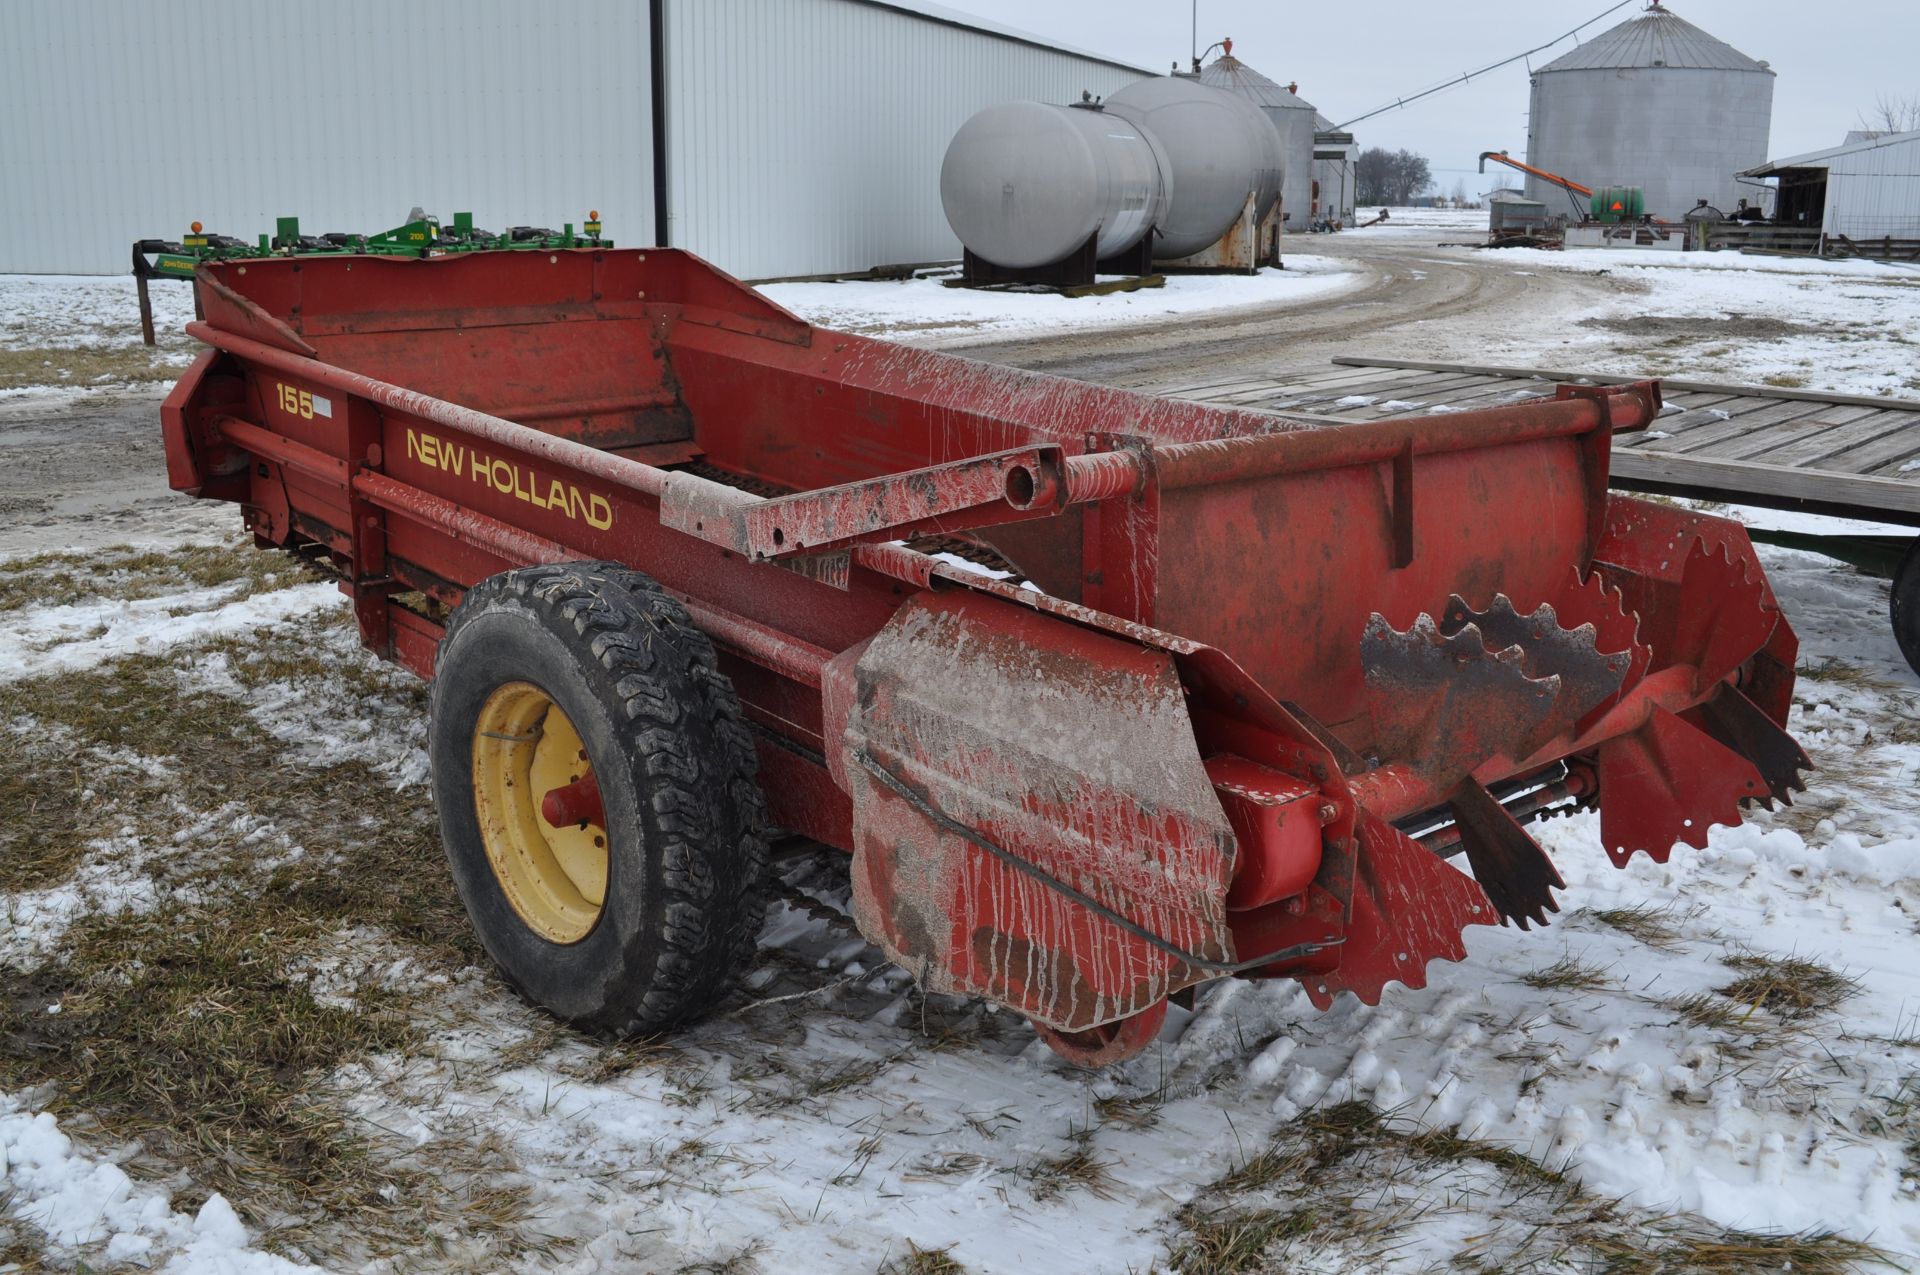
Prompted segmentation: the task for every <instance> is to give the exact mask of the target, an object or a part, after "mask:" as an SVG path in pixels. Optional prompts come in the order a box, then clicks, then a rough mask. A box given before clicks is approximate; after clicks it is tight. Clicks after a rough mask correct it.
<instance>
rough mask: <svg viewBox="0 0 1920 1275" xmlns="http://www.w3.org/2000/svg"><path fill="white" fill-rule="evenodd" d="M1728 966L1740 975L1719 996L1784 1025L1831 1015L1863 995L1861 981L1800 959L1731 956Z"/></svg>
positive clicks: (1728, 959) (1727, 962) (1749, 955)
mask: <svg viewBox="0 0 1920 1275" xmlns="http://www.w3.org/2000/svg"><path fill="white" fill-rule="evenodd" d="M1726 964H1727V965H1728V966H1729V967H1731V968H1733V969H1735V970H1739V971H1741V976H1740V977H1739V978H1737V979H1735V980H1734V981H1733V982H1731V983H1729V984H1728V985H1727V986H1725V987H1722V988H1720V989H1719V991H1720V995H1722V996H1725V997H1726V998H1727V999H1729V1000H1732V1001H1737V1002H1738V1003H1740V1004H1742V1005H1745V1006H1748V1007H1749V1012H1751V1011H1752V1010H1756V1009H1764V1010H1766V1011H1767V1012H1768V1013H1769V1014H1772V1015H1773V1016H1774V1017H1775V1018H1778V1019H1780V1020H1782V1021H1784V1022H1801V1021H1804V1020H1806V1019H1808V1018H1812V1017H1815V1016H1816V1015H1820V1014H1825V1013H1831V1012H1832V1011H1834V1010H1836V1009H1838V1008H1839V1007H1840V1004H1841V1002H1843V1001H1845V1000H1847V999H1849V998H1850V997H1853V996H1856V995H1858V994H1859V992H1860V984H1859V981H1858V980H1856V979H1852V978H1849V977H1847V976H1846V975H1845V974H1842V973H1840V972H1839V971H1838V970H1833V969H1829V968H1827V967H1826V966H1824V965H1821V964H1820V963H1819V962H1817V961H1809V960H1804V959H1801V958H1799V957H1791V956H1790V957H1773V956H1759V955H1755V954H1746V955H1741V956H1731V957H1728V958H1727V961H1726Z"/></svg>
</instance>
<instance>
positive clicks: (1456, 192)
mask: <svg viewBox="0 0 1920 1275" xmlns="http://www.w3.org/2000/svg"><path fill="white" fill-rule="evenodd" d="M1453 206H1454V207H1455V208H1465V207H1466V206H1467V179H1466V178H1464V177H1462V178H1461V179H1460V180H1459V181H1457V182H1455V183H1454V184H1453Z"/></svg>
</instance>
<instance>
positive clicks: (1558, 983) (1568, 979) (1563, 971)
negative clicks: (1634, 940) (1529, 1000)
mask: <svg viewBox="0 0 1920 1275" xmlns="http://www.w3.org/2000/svg"><path fill="white" fill-rule="evenodd" d="M1520 981H1521V982H1523V983H1525V984H1526V985H1527V986H1528V987H1538V988H1542V989H1549V988H1551V989H1554V990H1558V991H1568V992H1585V991H1592V990H1593V989H1595V988H1598V987H1611V986H1613V979H1612V978H1610V977H1608V975H1607V972H1606V971H1605V970H1603V969H1600V968H1599V967H1598V966H1594V965H1588V964H1587V963H1586V962H1584V961H1582V960H1580V959H1579V958H1578V957H1574V956H1563V957H1561V958H1560V959H1559V960H1557V961H1555V962H1554V963H1553V964H1551V965H1549V966H1547V967H1546V968H1545V969H1538V970H1535V971H1533V972H1532V973H1531V974H1522V975H1521V976H1520Z"/></svg>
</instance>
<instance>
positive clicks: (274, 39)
mask: <svg viewBox="0 0 1920 1275" xmlns="http://www.w3.org/2000/svg"><path fill="white" fill-rule="evenodd" d="M666 19H667V32H668V34H667V40H666V43H667V46H668V63H667V65H668V72H667V77H666V78H667V91H668V95H669V102H668V109H667V116H668V121H669V128H670V133H669V142H668V150H669V155H670V165H669V167H670V175H669V181H668V185H669V188H670V191H671V194H672V201H671V208H670V216H671V223H672V228H673V242H674V243H675V244H677V245H679V246H683V247H689V248H692V249H693V250H695V251H697V252H700V253H701V254H703V255H705V256H708V257H710V258H712V259H713V260H714V261H716V262H717V263H719V264H720V265H721V266H722V267H723V268H724V269H727V270H729V271H732V272H733V273H735V274H737V275H740V276H742V277H746V278H768V277H786V276H793V275H810V274H829V273H835V272H845V271H857V270H865V269H867V268H868V267H870V266H874V265H881V264H890V263H896V262H908V261H931V260H939V259H945V258H952V257H957V256H958V255H959V253H960V245H959V243H958V241H957V240H955V239H954V237H953V235H952V233H951V232H950V231H949V230H948V229H947V224H946V218H945V216H944V215H943V214H942V213H941V211H940V192H939V173H940V159H941V156H942V155H943V154H944V153H945V151H946V146H947V142H948V140H949V139H950V138H951V137H952V136H953V133H954V131H955V130H956V129H958V128H959V126H960V124H961V123H962V122H963V121H965V120H966V118H967V117H968V116H969V115H971V114H972V113H973V112H974V111H976V110H978V109H979V108H980V107H983V106H986V105H988V104H990V103H994V102H1001V101H1006V100H1008V99H1011V98H1022V97H1032V98H1040V99H1044V100H1051V101H1060V102H1065V101H1070V100H1072V99H1074V98H1077V97H1078V96H1079V94H1080V91H1081V90H1082V89H1088V90H1091V91H1092V92H1094V93H1100V94H1105V93H1108V92H1111V91H1112V90H1113V89H1115V88H1118V87H1119V86H1120V85H1122V84H1125V83H1127V82H1129V81H1131V80H1134V79H1137V78H1139V74H1140V73H1139V72H1137V71H1133V70H1130V69H1126V68H1123V67H1118V66H1115V65H1112V64H1110V63H1104V62H1101V61H1098V60H1097V59H1094V58H1089V57H1083V56H1079V55H1076V54H1072V53H1066V52H1061V51H1057V50H1053V49H1046V48H1040V47H1035V46H1032V45H1028V44H1024V43H1021V42H1019V41H1017V40H1010V39H1006V38H1002V37H999V36H995V35H990V34H987V33H985V32H981V31H975V30H971V29H967V28H964V27H959V26H955V25H953V24H951V23H947V22H940V21H934V20H930V19H927V18H923V17H916V16H913V15H910V14H906V13H901V12H899V11H897V10H894V9H889V8H886V7H884V6H880V5H875V4H869V3H862V2H860V0H667V9H666ZM649 60H650V55H649V45H648V5H647V4H646V3H645V0H631V2H628V3H621V4H613V5H604V6H600V7H599V8H595V9H593V10H591V11H585V12H582V13H580V14H577V15H574V16H569V13H568V11H565V10H545V9H538V8H529V7H528V6H527V5H526V4H525V3H524V0H464V3H462V4H461V5H459V6H458V7H457V8H454V9H448V8H445V7H444V6H443V7H434V6H423V5H395V4H393V3H392V2H391V0H335V2H334V3H331V4H328V5H324V6H319V7H313V6H298V7H296V6H294V5H290V4H278V3H275V4H261V3H259V2H258V0H172V2H171V3H169V4H167V5H165V6H157V5H156V6H151V7H147V6H136V5H133V4H129V3H125V2H123V0H0V118H4V119H5V120H7V121H8V125H7V127H6V128H4V129H0V272H34V273H59V272H72V273H113V272H119V271H123V270H125V269H126V268H127V253H128V248H129V245H131V244H132V242H133V241H134V240H136V239H141V238H150V237H151V238H169V239H172V238H178V237H179V236H180V235H181V234H182V233H184V232H185V230H186V228H187V225H188V223H189V222H192V221H196V220H197V221H201V222H203V223H205V224H206V226H207V227H208V228H209V229H211V230H216V231H220V232H223V233H226V234H232V235H238V236H241V237H243V238H249V239H250V238H252V237H254V236H255V235H258V234H260V233H261V232H263V231H265V232H271V231H272V230H273V222H274V218H276V217H278V216H281V215H286V214H292V215H296V216H298V217H300V218H301V228H302V229H303V230H306V231H309V232H319V231H328V230H348V231H379V230H385V229H388V228H389V227H391V226H395V225H398V224H400V222H402V221H404V220H405V218H406V214H407V212H408V210H409V209H410V208H412V207H413V206H414V205H416V204H417V205H419V206H421V207H424V208H425V209H427V210H428V211H429V212H431V213H434V214H436V215H438V216H440V217H443V218H445V217H450V216H451V215H452V214H453V213H455V212H459V211H471V212H472V213H473V214H474V216H475V219H476V220H477V222H478V223H479V224H480V225H481V226H483V227H485V228H487V229H492V230H498V229H501V228H503V227H505V226H508V225H515V224H534V225H545V226H553V227H555V228H557V227H558V226H559V225H560V224H561V223H562V222H566V221H574V222H576V223H577V222H579V221H581V220H583V219H584V218H585V216H586V213H587V210H588V209H589V208H597V209H599V210H600V211H601V213H602V214H603V215H604V217H605V221H606V226H607V233H608V234H609V235H610V236H611V237H612V238H613V239H614V240H615V241H616V242H618V243H624V244H642V243H651V242H654V233H653V231H654V227H653V211H654V200H653V155H652V146H651V138H652V127H651V120H650V111H651V106H650V94H651V89H650V85H649V79H648V77H649Z"/></svg>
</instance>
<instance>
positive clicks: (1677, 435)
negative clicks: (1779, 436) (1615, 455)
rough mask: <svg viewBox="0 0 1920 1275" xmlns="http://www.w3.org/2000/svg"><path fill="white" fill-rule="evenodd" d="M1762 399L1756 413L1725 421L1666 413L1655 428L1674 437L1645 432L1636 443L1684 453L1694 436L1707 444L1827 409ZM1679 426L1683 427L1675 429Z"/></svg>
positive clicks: (1807, 404)
mask: <svg viewBox="0 0 1920 1275" xmlns="http://www.w3.org/2000/svg"><path fill="white" fill-rule="evenodd" d="M1758 401H1760V402H1762V403H1766V404H1767V406H1765V407H1763V408H1760V409H1758V410H1756V411H1752V412H1741V413H1739V414H1737V415H1731V414H1730V415H1729V416H1728V418H1727V419H1726V420H1724V421H1721V420H1714V419H1712V418H1702V419H1697V420H1694V421H1691V422H1688V423H1686V424H1681V423H1680V418H1679V417H1678V416H1663V417H1661V418H1660V419H1659V420H1658V421H1656V422H1654V425H1653V428H1654V429H1656V430H1660V431H1663V432H1665V433H1667V434H1669V435H1671V437H1670V438H1663V439H1646V436H1645V435H1640V436H1639V437H1640V438H1642V439H1645V441H1644V442H1641V443H1636V444H1634V445H1635V446H1637V447H1642V448H1647V449H1651V450H1654V451H1664V452H1680V451H1684V450H1685V449H1686V446H1687V443H1688V441H1689V440H1691V439H1695V438H1698V439H1699V440H1700V441H1701V442H1702V443H1705V442H1707V441H1709V440H1711V439H1712V438H1713V437H1715V436H1717V435H1724V436H1727V437H1732V436H1735V435H1737V434H1739V433H1741V432H1742V431H1744V430H1761V429H1770V428H1772V427H1773V426H1775V425H1778V424H1781V423H1783V422H1787V421H1792V420H1796V419H1798V418H1800V417H1802V416H1812V415H1815V414H1816V413H1818V412H1821V411H1824V410H1825V405H1824V404H1820V403H1777V402H1771V401H1769V400H1766V399H1761V400H1758ZM1675 426H1679V427H1678V428H1675Z"/></svg>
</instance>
